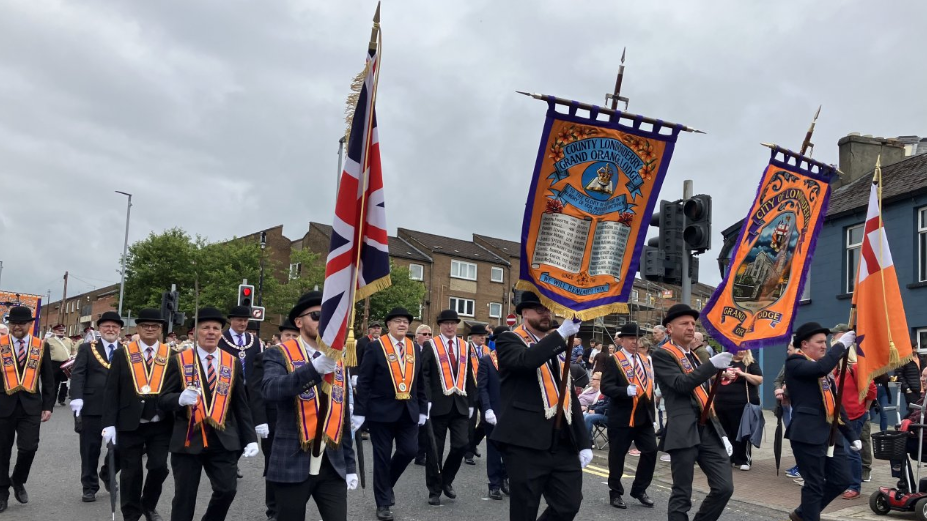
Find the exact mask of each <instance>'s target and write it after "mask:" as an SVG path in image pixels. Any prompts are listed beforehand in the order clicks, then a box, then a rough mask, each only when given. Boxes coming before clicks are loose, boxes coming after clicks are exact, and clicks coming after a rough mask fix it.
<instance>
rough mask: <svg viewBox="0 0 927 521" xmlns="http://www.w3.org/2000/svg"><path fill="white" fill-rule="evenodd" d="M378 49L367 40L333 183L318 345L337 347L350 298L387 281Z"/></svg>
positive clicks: (340, 343)
mask: <svg viewBox="0 0 927 521" xmlns="http://www.w3.org/2000/svg"><path fill="white" fill-rule="evenodd" d="M378 54H379V53H378V51H377V48H376V45H372V46H371V49H370V51H369V52H368V55H367V74H366V77H365V79H364V84H363V86H362V87H361V91H360V96H359V97H358V100H357V108H356V109H355V111H354V118H353V120H352V121H351V132H350V135H349V137H348V153H347V157H346V158H345V164H344V171H342V172H341V181H340V184H339V185H338V199H337V201H336V203H335V218H334V219H333V220H332V238H331V247H330V248H329V253H328V258H327V260H326V264H325V286H324V288H323V290H322V317H321V319H320V324H319V326H320V328H319V337H320V339H321V346H322V347H323V349H324V348H329V349H332V350H336V351H341V350H343V349H344V344H345V340H346V338H347V329H348V327H349V326H350V324H348V320H349V317H350V316H351V315H352V313H351V308H352V307H353V305H354V303H355V302H357V301H358V300H361V299H363V298H366V297H369V296H370V295H371V294H373V293H376V292H377V291H379V290H381V289H383V288H386V287H387V286H389V285H390V278H389V250H388V247H387V234H386V206H385V204H384V198H383V172H382V170H381V168H380V140H379V137H378V135H377V117H376V110H375V107H374V104H375V102H376V90H377V71H378V69H379V55H378ZM365 187H366V190H365ZM363 195H366V197H365V198H364V197H362V196H363ZM362 212H363V215H361V213H362ZM358 247H360V256H358ZM355 272H356V273H357V277H356V279H357V283H356V285H355V284H354V280H355Z"/></svg>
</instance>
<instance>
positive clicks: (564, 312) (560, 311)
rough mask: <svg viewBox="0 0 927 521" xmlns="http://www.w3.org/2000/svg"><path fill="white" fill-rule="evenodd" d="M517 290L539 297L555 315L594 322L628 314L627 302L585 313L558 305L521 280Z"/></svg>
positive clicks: (615, 303) (535, 287)
mask: <svg viewBox="0 0 927 521" xmlns="http://www.w3.org/2000/svg"><path fill="white" fill-rule="evenodd" d="M515 289H520V290H522V291H530V292H532V293H534V294H535V295H537V296H538V299H540V300H541V304H544V305H545V306H547V309H549V310H551V312H553V313H554V314H557V315H560V316H564V317H567V318H572V317H576V318H578V319H580V320H592V319H595V318H599V317H604V316H606V315H611V314H612V313H627V312H628V304H627V303H625V302H613V303H611V304H607V305H604V306H596V307H594V308H592V309H586V310H583V311H574V310H572V309H570V308H568V307H566V306H564V305H561V304H558V303H556V302H554V301H553V300H551V299H549V298H547V297H545V296H544V295H542V294H541V292H540V291H538V288H537V286H535V285H534V284H532V283H530V282H528V281H526V280H519V281H518V282H516V283H515Z"/></svg>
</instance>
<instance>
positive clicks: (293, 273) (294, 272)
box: [290, 262, 303, 280]
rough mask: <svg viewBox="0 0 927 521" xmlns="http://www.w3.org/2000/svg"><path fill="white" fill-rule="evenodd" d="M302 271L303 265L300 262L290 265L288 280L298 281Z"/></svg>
mask: <svg viewBox="0 0 927 521" xmlns="http://www.w3.org/2000/svg"><path fill="white" fill-rule="evenodd" d="M302 270H303V264H302V263H301V262H296V263H293V264H290V280H294V279H298V278H299V274H300V272H302Z"/></svg>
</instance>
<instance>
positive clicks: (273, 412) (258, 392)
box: [248, 351, 277, 432]
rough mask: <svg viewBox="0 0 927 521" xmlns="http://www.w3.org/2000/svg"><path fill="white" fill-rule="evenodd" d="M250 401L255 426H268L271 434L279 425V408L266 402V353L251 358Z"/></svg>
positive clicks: (249, 370) (249, 372)
mask: <svg viewBox="0 0 927 521" xmlns="http://www.w3.org/2000/svg"><path fill="white" fill-rule="evenodd" d="M248 375H249V376H248V400H249V403H250V405H251V418H252V420H254V425H255V426H257V425H263V424H265V423H266V424H267V426H268V427H269V428H270V432H273V431H274V425H276V424H277V406H276V405H275V404H268V403H266V402H265V401H264V391H263V389H261V387H262V386H263V383H264V351H261V352H260V353H258V354H256V355H254V356H253V357H252V358H251V367H250V368H249V369H248Z"/></svg>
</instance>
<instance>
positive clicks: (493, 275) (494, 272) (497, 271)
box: [489, 266, 505, 282]
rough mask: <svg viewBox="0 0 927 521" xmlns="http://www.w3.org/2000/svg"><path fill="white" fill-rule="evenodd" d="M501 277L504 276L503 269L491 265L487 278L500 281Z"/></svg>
mask: <svg viewBox="0 0 927 521" xmlns="http://www.w3.org/2000/svg"><path fill="white" fill-rule="evenodd" d="M503 277H505V271H503V270H502V268H498V267H496V266H493V267H492V269H490V270H489V280H490V281H491V282H502V280H503Z"/></svg>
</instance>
